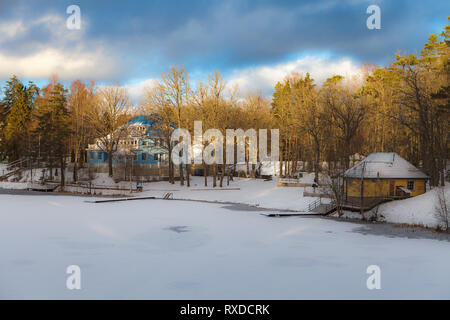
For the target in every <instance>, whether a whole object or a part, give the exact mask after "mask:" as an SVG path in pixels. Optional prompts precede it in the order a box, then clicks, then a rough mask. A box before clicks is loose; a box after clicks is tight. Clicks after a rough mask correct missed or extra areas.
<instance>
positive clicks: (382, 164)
mask: <svg viewBox="0 0 450 320" xmlns="http://www.w3.org/2000/svg"><path fill="white" fill-rule="evenodd" d="M363 170H364V178H368V179H371V178H380V179H386V178H390V179H427V178H428V176H427V175H426V174H425V173H423V172H422V171H420V170H419V169H417V168H416V167H415V166H413V165H412V164H411V163H409V162H408V161H406V160H405V159H403V158H402V157H400V156H399V155H398V154H397V153H395V152H376V153H371V154H369V155H368V156H367V157H366V158H365V159H364V160H362V161H361V162H359V163H358V164H356V165H355V166H353V167H352V168H350V169H348V170H347V171H345V173H344V177H346V178H361V173H362V171H363Z"/></svg>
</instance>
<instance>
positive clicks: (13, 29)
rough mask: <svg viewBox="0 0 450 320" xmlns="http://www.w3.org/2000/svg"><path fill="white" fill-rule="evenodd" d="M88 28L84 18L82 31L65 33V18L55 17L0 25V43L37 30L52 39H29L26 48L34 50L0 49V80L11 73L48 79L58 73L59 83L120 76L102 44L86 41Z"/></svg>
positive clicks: (117, 68) (116, 65)
mask: <svg viewBox="0 0 450 320" xmlns="http://www.w3.org/2000/svg"><path fill="white" fill-rule="evenodd" d="M87 27H88V21H87V20H86V19H84V20H83V24H82V29H81V30H68V29H67V28H66V20H65V17H64V16H62V15H58V14H46V15H43V16H40V17H37V18H36V19H33V20H29V21H23V20H11V21H6V22H4V23H2V24H0V34H2V33H4V34H5V35H6V36H5V37H2V38H1V39H0V43H1V42H2V40H3V41H12V42H14V40H15V39H17V38H18V37H22V36H28V37H29V35H27V33H28V32H31V31H33V30H36V29H37V30H41V32H46V33H48V34H49V35H50V37H49V38H50V39H51V40H50V41H49V42H40V41H39V40H38V39H33V38H31V39H29V40H28V41H29V47H30V48H32V49H33V50H27V49H21V50H20V51H14V52H13V53H12V52H11V50H10V51H6V50H2V48H1V47H0V78H9V77H11V76H12V75H13V74H14V75H17V76H19V77H25V78H48V77H50V76H51V75H52V74H57V75H58V77H59V78H60V79H62V80H71V79H102V78H111V77H115V76H119V75H120V71H121V70H122V69H121V67H118V66H120V64H119V63H118V62H117V58H116V57H115V56H113V55H111V54H110V53H109V52H110V51H109V50H108V49H107V48H106V47H105V46H104V44H103V43H101V42H97V43H94V42H87V41H85V38H84V34H85V31H86V29H87ZM39 28H41V29H39ZM18 41H22V40H18ZM5 49H6V47H5Z"/></svg>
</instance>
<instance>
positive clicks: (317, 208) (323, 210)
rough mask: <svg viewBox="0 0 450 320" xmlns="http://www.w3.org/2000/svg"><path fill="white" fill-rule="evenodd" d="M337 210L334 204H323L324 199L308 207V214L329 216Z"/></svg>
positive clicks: (317, 200)
mask: <svg viewBox="0 0 450 320" xmlns="http://www.w3.org/2000/svg"><path fill="white" fill-rule="evenodd" d="M334 210H336V205H335V204H334V203H322V198H318V199H316V200H314V201H313V202H311V203H310V204H309V205H308V212H314V213H317V214H324V215H325V214H329V213H332V212H334Z"/></svg>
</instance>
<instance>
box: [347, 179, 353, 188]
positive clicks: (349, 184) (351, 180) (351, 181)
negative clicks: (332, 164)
mask: <svg viewBox="0 0 450 320" xmlns="http://www.w3.org/2000/svg"><path fill="white" fill-rule="evenodd" d="M352 184H353V179H348V180H347V185H348V186H349V187H351V186H352Z"/></svg>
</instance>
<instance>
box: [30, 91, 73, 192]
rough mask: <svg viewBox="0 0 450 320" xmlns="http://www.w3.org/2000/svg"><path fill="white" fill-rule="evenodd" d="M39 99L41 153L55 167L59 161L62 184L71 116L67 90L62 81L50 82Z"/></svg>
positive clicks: (37, 130)
mask: <svg viewBox="0 0 450 320" xmlns="http://www.w3.org/2000/svg"><path fill="white" fill-rule="evenodd" d="M43 91H44V96H43V97H42V99H40V100H39V106H38V109H37V113H36V118H37V121H38V123H37V127H36V129H35V131H34V133H35V135H36V136H39V141H40V153H41V154H42V155H44V156H45V158H46V160H47V161H48V162H49V165H50V168H52V167H53V164H54V163H55V162H54V161H55V160H58V161H59V166H60V171H61V186H62V187H63V186H64V184H65V175H64V173H65V157H66V155H67V153H68V149H69V143H68V142H69V136H70V133H71V130H70V118H69V112H68V110H67V108H66V95H67V90H66V89H64V87H63V86H62V85H61V84H60V83H56V84H50V85H49V86H48V87H47V88H45V89H44V90H43Z"/></svg>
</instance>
